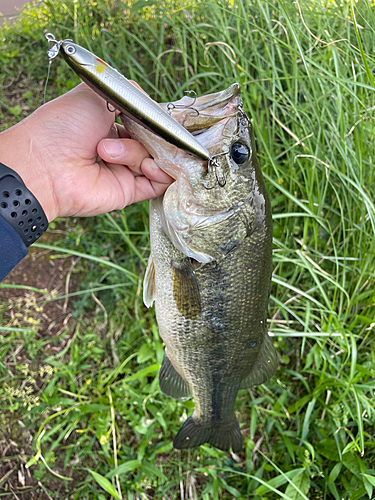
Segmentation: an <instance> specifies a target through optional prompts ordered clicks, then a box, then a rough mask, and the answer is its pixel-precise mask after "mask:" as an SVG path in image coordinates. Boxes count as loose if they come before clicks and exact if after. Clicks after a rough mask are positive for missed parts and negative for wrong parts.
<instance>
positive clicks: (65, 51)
mask: <svg viewBox="0 0 375 500" xmlns="http://www.w3.org/2000/svg"><path fill="white" fill-rule="evenodd" d="M45 37H46V39H47V40H48V42H50V43H53V44H54V45H53V46H52V47H51V48H50V49H49V50H48V52H47V54H48V58H49V61H50V63H51V61H52V59H54V58H55V57H56V56H57V55H58V54H59V53H60V52H61V53H62V55H63V57H64V59H65V61H66V62H67V63H68V65H69V66H70V67H71V68H72V69H73V71H74V72H75V73H77V75H78V76H79V77H80V78H81V79H82V80H83V81H84V82H85V83H87V85H88V86H89V87H90V88H92V89H93V90H94V92H96V93H97V94H99V95H100V96H101V97H103V99H105V100H106V101H107V106H108V103H109V104H111V105H112V106H114V107H115V108H116V109H118V110H119V111H121V113H124V114H125V115H127V116H130V117H131V118H132V119H133V120H136V121H138V122H140V123H141V124H143V125H144V126H145V127H147V128H148V129H150V130H152V131H153V132H155V133H156V134H157V135H159V136H160V137H162V138H163V139H165V140H166V141H168V142H170V143H171V144H173V145H175V146H177V147H178V148H180V149H182V150H184V151H186V152H187V153H189V154H191V155H193V156H196V157H197V158H200V159H201V160H205V161H208V160H210V153H209V152H208V150H207V149H206V148H205V147H204V146H202V145H201V144H200V142H198V140H197V139H195V137H194V136H193V135H192V134H191V133H190V132H188V131H187V130H186V129H185V128H184V127H183V126H182V125H180V124H179V123H178V122H177V121H176V120H175V119H174V118H173V117H172V116H170V114H169V113H168V112H167V111H164V109H162V108H161V107H160V106H159V105H158V104H157V103H156V102H155V101H153V100H152V99H151V98H150V97H149V96H148V95H146V94H144V93H143V92H142V91H141V90H139V89H138V88H137V87H136V86H135V85H133V84H132V83H131V82H130V81H129V80H128V79H127V78H125V77H124V76H123V75H122V74H121V73H119V72H118V71H117V70H116V69H114V68H112V67H111V66H110V65H109V64H107V63H106V62H105V61H103V60H102V59H100V58H99V57H97V56H96V55H95V54H93V53H92V52H90V51H89V50H87V49H85V48H83V47H81V46H80V45H78V44H76V43H74V42H73V41H72V40H70V39H65V40H59V41H58V40H56V39H55V37H54V36H53V34H51V33H47V34H46V35H45ZM108 109H109V108H108Z"/></svg>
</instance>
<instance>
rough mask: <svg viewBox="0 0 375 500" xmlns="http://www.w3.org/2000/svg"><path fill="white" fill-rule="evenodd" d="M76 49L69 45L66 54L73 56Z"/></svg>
mask: <svg viewBox="0 0 375 500" xmlns="http://www.w3.org/2000/svg"><path fill="white" fill-rule="evenodd" d="M75 51H76V49H75V47H73V45H68V46H67V47H66V48H65V52H66V53H67V54H68V55H69V56H72V55H73V54H74V53H75Z"/></svg>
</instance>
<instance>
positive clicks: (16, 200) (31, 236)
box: [0, 163, 48, 247]
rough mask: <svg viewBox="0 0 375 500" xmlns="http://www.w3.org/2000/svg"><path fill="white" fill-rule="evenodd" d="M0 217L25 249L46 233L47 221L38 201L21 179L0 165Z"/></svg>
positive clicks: (15, 173)
mask: <svg viewBox="0 0 375 500" xmlns="http://www.w3.org/2000/svg"><path fill="white" fill-rule="evenodd" d="M0 215H1V217H2V218H3V219H5V220H6V221H7V222H8V224H9V225H10V226H11V227H12V228H13V229H14V231H16V233H17V234H18V235H19V236H20V238H21V240H22V241H23V243H24V244H25V246H26V247H29V246H30V245H32V244H33V243H34V242H35V241H36V240H37V239H38V238H40V236H41V235H42V234H43V233H44V231H46V229H47V227H48V221H47V217H46V214H45V213H44V211H43V208H42V207H41V205H40V203H39V202H38V200H37V199H36V198H35V196H34V195H33V194H32V193H31V191H29V190H28V189H27V187H26V186H25V183H24V182H23V180H22V178H21V177H20V176H19V175H18V174H17V172H15V171H14V170H12V169H10V168H9V167H7V166H6V165H4V164H3V163H0Z"/></svg>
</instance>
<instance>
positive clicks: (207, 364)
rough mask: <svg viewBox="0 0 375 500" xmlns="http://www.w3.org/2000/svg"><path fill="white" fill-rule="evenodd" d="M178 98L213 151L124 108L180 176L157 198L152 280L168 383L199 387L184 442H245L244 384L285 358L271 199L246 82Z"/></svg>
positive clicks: (182, 115) (177, 111) (177, 393)
mask: <svg viewBox="0 0 375 500" xmlns="http://www.w3.org/2000/svg"><path fill="white" fill-rule="evenodd" d="M175 105H176V107H175V108H174V111H173V118H174V119H175V120H177V121H178V122H179V123H180V124H181V125H183V126H184V127H185V128H186V129H187V130H188V131H189V132H190V133H192V134H193V135H194V137H195V138H196V139H197V140H198V141H199V142H200V143H201V144H202V145H203V146H204V147H205V148H207V149H208V151H209V153H210V157H211V158H212V160H211V161H209V162H205V161H202V160H200V159H199V158H196V157H192V156H190V155H188V154H186V152H184V151H182V150H181V149H179V148H178V147H176V146H174V145H172V144H169V143H168V142H166V141H164V140H163V139H161V138H158V137H156V136H155V135H154V134H153V133H152V132H150V131H149V130H147V129H146V128H144V127H142V126H141V125H139V124H138V123H135V122H134V121H132V120H131V119H130V118H128V117H127V116H122V115H120V118H121V120H122V123H123V124H124V126H125V128H126V129H127V130H128V132H129V133H130V135H131V137H132V138H134V139H136V140H137V141H139V142H140V143H141V144H143V145H144V147H145V148H146V149H147V150H148V152H149V153H150V155H151V156H152V157H153V158H154V160H155V162H156V163H157V165H158V166H159V167H160V168H161V169H162V170H164V171H165V172H166V173H167V174H169V175H170V176H171V177H173V178H174V179H175V182H173V183H172V184H171V185H170V186H169V187H168V189H167V190H166V192H165V193H164V195H162V196H160V197H158V198H156V199H153V200H151V201H150V241H151V254H150V258H149V261H148V265H147V269H146V273H145V277H144V288H143V299H144V303H145V305H146V306H147V307H151V306H152V305H153V303H155V310H156V319H157V323H158V327H159V334H160V337H161V338H162V340H163V342H164V343H165V348H166V349H165V357H164V360H163V362H162V365H161V368H160V372H159V387H160V390H161V392H162V393H164V394H165V395H166V396H169V397H171V398H175V399H180V400H187V399H189V398H191V397H192V398H194V403H195V408H194V411H193V413H192V415H190V416H189V417H188V418H187V420H186V421H185V422H184V424H183V425H182V427H181V428H180V430H179V432H178V433H177V435H176V436H175V438H174V440H173V446H174V448H176V449H188V448H195V447H197V446H200V445H202V444H205V443H208V444H210V445H212V446H214V447H216V448H218V449H220V450H223V451H229V450H232V451H233V452H235V453H239V452H240V451H241V449H242V435H241V430H240V426H239V423H238V420H237V418H236V415H235V411H234V405H235V400H236V397H237V394H238V391H239V390H240V389H248V388H251V387H253V386H256V385H259V384H262V383H264V382H266V381H267V380H268V379H269V378H271V377H272V376H273V375H274V374H275V372H276V369H277V356H276V352H275V349H274V346H273V343H272V339H271V337H270V336H269V335H268V332H267V308H268V301H269V293H270V282H271V274H272V215H271V205H270V201H269V197H268V194H267V190H266V186H265V182H264V179H263V176H262V173H261V170H260V167H259V162H258V159H257V156H256V151H255V142H254V135H253V131H252V125H251V122H250V120H249V118H248V117H247V115H246V113H245V112H244V109H243V105H242V101H241V96H240V86H239V85H238V84H237V83H234V84H232V85H231V86H230V87H229V88H227V89H225V90H223V91H220V92H216V93H213V94H209V95H205V96H201V97H199V98H197V101H196V102H195V104H194V108H195V111H192V110H191V109H189V107H188V98H187V97H183V98H182V99H180V100H179V101H176V103H175ZM164 106H165V105H164Z"/></svg>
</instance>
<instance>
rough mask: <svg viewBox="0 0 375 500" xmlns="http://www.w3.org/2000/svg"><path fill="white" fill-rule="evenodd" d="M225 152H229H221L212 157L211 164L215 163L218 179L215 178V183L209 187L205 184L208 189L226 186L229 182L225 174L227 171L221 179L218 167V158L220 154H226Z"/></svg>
mask: <svg viewBox="0 0 375 500" xmlns="http://www.w3.org/2000/svg"><path fill="white" fill-rule="evenodd" d="M225 154H227V153H220V154H218V155H215V156H213V157H212V158H210V161H209V165H213V167H214V169H215V178H216V180H215V184H214V185H213V186H211V187H207V186H206V185H205V184H203V187H204V188H205V189H207V191H209V190H210V189H214V188H215V187H216V186H219V187H224V186H225V184H226V183H227V178H226V176H225V172H223V175H222V178H221V179H220V178H219V173H218V168H219V166H220V164H219V162H218V160H217V157H218V156H221V155H225Z"/></svg>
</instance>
